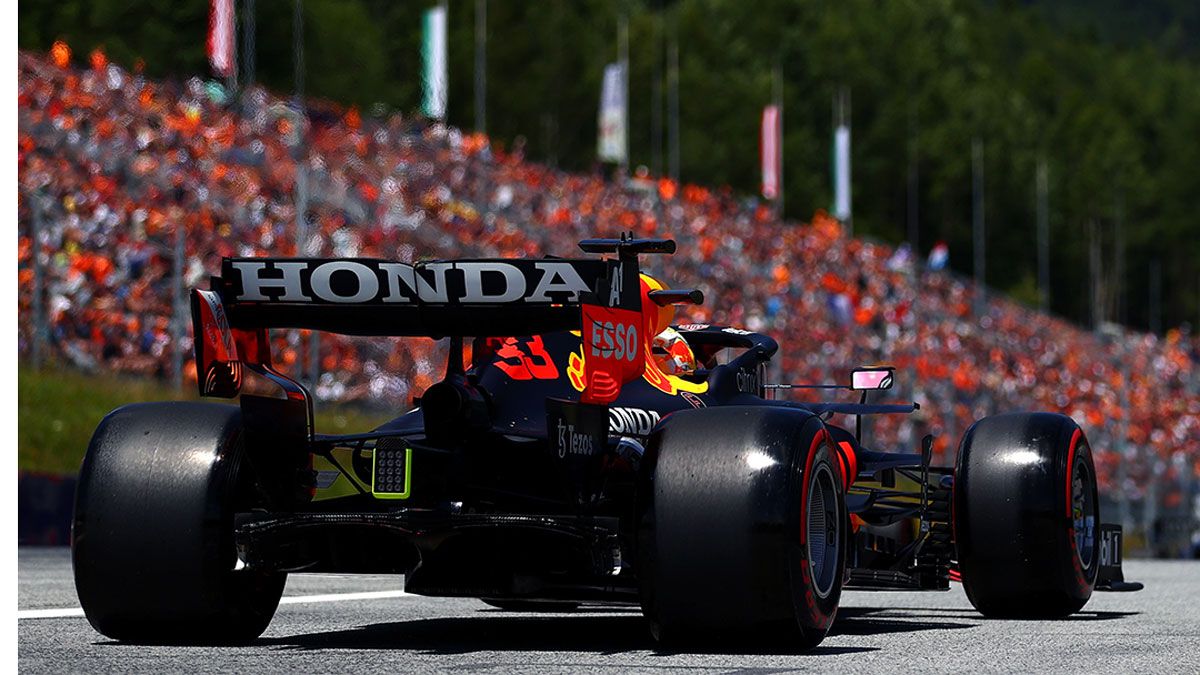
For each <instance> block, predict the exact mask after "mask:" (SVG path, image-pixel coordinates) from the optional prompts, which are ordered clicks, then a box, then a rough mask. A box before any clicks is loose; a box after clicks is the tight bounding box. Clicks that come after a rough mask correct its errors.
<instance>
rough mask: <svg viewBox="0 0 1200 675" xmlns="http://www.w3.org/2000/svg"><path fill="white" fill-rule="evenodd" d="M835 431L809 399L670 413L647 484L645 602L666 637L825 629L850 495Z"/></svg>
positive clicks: (652, 452) (794, 636)
mask: <svg viewBox="0 0 1200 675" xmlns="http://www.w3.org/2000/svg"><path fill="white" fill-rule="evenodd" d="M834 452H835V451H834V449H833V447H832V445H831V440H830V436H829V433H828V432H827V431H826V429H825V427H824V425H823V424H822V422H821V420H820V419H819V418H817V417H816V416H814V415H812V414H810V413H807V412H804V411H799V410H793V409H784V408H770V407H765V406H764V407H752V406H746V407H731V408H712V409H701V410H688V411H680V412H676V413H672V414H671V415H670V416H668V417H667V418H666V419H665V420H663V422H662V423H661V424H660V425H659V426H658V427H657V428H656V429H655V431H654V432H653V433H652V435H651V437H650V439H649V443H648V446H647V450H646V455H645V461H644V462H643V465H642V476H641V479H640V481H639V489H638V512H639V531H638V553H637V555H638V562H639V565H638V569H639V576H638V579H639V585H640V593H641V602H642V610H643V613H644V614H645V615H646V617H647V618H648V619H649V620H650V627H651V632H652V634H653V635H654V637H655V638H656V639H658V640H659V641H662V642H671V643H687V642H696V641H713V640H716V641H721V642H731V641H732V642H743V641H748V642H756V641H761V640H762V639H764V638H767V639H769V640H770V641H772V642H781V641H782V642H785V643H786V644H787V645H788V646H790V647H794V648H796V649H798V650H805V649H809V648H812V647H814V646H816V645H817V644H818V643H820V642H821V640H822V639H824V637H825V634H826V633H827V632H828V630H829V627H830V625H831V624H832V623H833V619H834V616H835V615H836V613H837V608H838V601H839V599H840V597H841V591H842V577H843V572H844V569H845V555H846V544H847V541H848V540H847V537H846V523H847V522H848V520H847V515H846V505H845V495H844V493H843V483H842V476H841V474H840V473H839V468H838V467H839V464H838V462H837V459H836V455H835V454H834Z"/></svg>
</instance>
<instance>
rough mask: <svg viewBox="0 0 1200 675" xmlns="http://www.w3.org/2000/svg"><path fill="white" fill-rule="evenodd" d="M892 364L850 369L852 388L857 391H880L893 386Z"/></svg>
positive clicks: (893, 370) (893, 371)
mask: <svg viewBox="0 0 1200 675" xmlns="http://www.w3.org/2000/svg"><path fill="white" fill-rule="evenodd" d="M895 372H896V369H895V368H893V367H892V366H871V367H868V368H855V369H854V370H852V371H850V388H851V389H853V390H855V391H878V390H883V389H891V388H892V374H893V373H895Z"/></svg>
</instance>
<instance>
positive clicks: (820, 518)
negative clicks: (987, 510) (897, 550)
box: [805, 464, 842, 598]
mask: <svg viewBox="0 0 1200 675" xmlns="http://www.w3.org/2000/svg"><path fill="white" fill-rule="evenodd" d="M805 508H806V513H807V514H808V519H807V523H806V524H805V526H806V528H807V530H806V532H805V535H806V536H805V541H807V542H808V571H809V574H810V575H811V577H812V580H813V590H814V591H815V592H816V594H817V595H818V596H820V597H822V598H824V597H826V596H827V595H829V592H830V591H831V590H833V582H834V579H835V577H836V573H837V556H838V547H839V546H840V545H841V539H842V537H841V534H842V532H841V530H842V525H841V519H839V518H838V512H837V492H836V488H835V487H834V482H833V474H832V473H831V472H830V470H829V466H828V465H827V464H820V465H818V466H817V467H816V468H815V470H814V471H813V473H812V478H810V479H809V485H808V503H807V504H805Z"/></svg>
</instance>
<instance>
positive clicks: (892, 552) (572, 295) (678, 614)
mask: <svg viewBox="0 0 1200 675" xmlns="http://www.w3.org/2000/svg"><path fill="white" fill-rule="evenodd" d="M580 246H581V248H582V249H583V250H584V251H585V252H588V253H593V254H606V255H607V256H608V257H607V258H594V259H561V258H546V259H541V260H534V259H511V260H498V259H491V260H455V261H435V262H424V263H417V264H413V265H409V264H405V263H399V262H387V261H380V260H367V259H337V260H322V259H250V258H237V259H226V260H225V261H223V264H222V268H221V275H220V276H219V277H214V278H213V279H212V282H211V287H210V289H208V290H195V291H193V292H192V313H193V321H194V328H195V352H196V354H195V355H196V365H197V373H198V381H199V387H200V391H201V394H203V395H207V396H216V397H224V398H233V397H235V396H238V395H239V394H240V402H239V403H240V405H237V406H230V405H221V404H215V403H196V402H172V403H148V404H139V405H130V406H126V407H123V408H119V409H117V410H115V411H113V412H112V413H111V414H109V415H108V416H107V417H106V418H105V419H104V420H103V422H101V424H100V426H99V428H98V429H97V430H96V432H95V435H94V437H93V439H92V442H91V445H90V447H89V448H88V453H87V457H86V459H85V460H84V463H83V467H82V470H81V474H80V480H79V487H78V494H77V497H76V507H75V516H74V530H73V536H72V545H73V561H74V570H75V583H76V587H77V589H78V593H79V598H80V601H81V603H82V606H83V609H84V611H85V613H86V615H87V618H88V620H89V621H90V622H91V624H92V625H93V626H94V627H95V628H96V630H98V631H100V632H101V633H103V634H104V635H106V636H109V637H112V638H115V639H118V640H127V641H133V642H151V643H175V642H206V643H225V642H234V643H236V642H245V641H249V640H253V639H254V638H256V637H257V636H258V635H260V634H261V633H262V632H263V631H264V630H265V629H266V627H267V624H268V623H269V622H270V621H271V618H272V616H273V614H274V612H275V609H276V606H277V604H278V602H279V599H280V594H281V592H282V590H283V585H284V581H285V578H286V575H287V573H288V572H340V573H375V574H378V573H396V574H403V575H404V582H405V588H406V590H407V591H408V592H410V593H418V594H423V595H432V596H465V597H474V598H480V599H483V601H484V602H487V603H489V604H492V605H495V606H497V607H501V608H505V609H510V610H531V611H539V610H562V609H567V608H573V607H577V606H579V605H581V604H587V605H592V604H609V605H626V606H633V607H640V608H641V610H642V612H643V613H644V614H645V616H646V617H647V619H648V620H649V621H648V623H649V626H650V630H651V632H652V633H653V635H654V636H655V638H656V639H659V640H670V641H688V640H692V639H697V638H706V637H712V636H716V637H717V638H718V639H721V640H730V639H738V638H739V637H752V638H754V639H759V638H763V637H765V636H773V637H775V638H779V639H785V640H789V641H790V642H789V644H791V645H793V646H794V647H795V648H797V649H806V648H810V647H812V646H814V645H816V644H817V643H819V642H820V641H821V640H822V639H823V638H824V636H825V634H826V632H827V631H828V630H829V628H830V625H831V624H832V622H833V620H834V616H835V614H836V612H837V608H838V602H839V599H840V597H841V592H842V590H843V588H850V589H853V588H860V589H873V590H880V589H884V590H945V589H947V588H949V586H950V583H951V582H952V581H957V582H961V583H962V585H963V586H964V587H965V589H966V592H967V596H968V597H969V598H970V601H971V603H972V604H973V605H974V606H975V607H976V608H977V609H978V610H979V611H980V612H982V613H983V614H984V615H986V616H996V617H1056V616H1064V615H1068V614H1071V613H1073V612H1076V611H1078V610H1079V609H1080V608H1081V607H1083V606H1084V604H1085V603H1086V602H1087V601H1088V598H1089V597H1090V596H1091V594H1092V591H1093V590H1106V589H1107V590H1129V589H1134V588H1136V587H1138V585H1136V584H1129V583H1126V582H1124V580H1123V579H1122V577H1121V568H1120V550H1121V533H1120V528H1119V527H1116V526H1110V525H1102V524H1101V521H1100V513H1099V504H1100V500H1099V496H1098V494H1097V483H1096V472H1095V467H1094V465H1093V461H1092V451H1091V448H1090V447H1089V445H1088V442H1087V439H1086V437H1085V436H1084V433H1083V431H1082V430H1081V429H1080V428H1079V427H1078V426H1077V425H1076V424H1075V422H1073V421H1072V420H1071V419H1070V418H1068V417H1065V416H1062V415H1058V414H1051V413H1013V414H1004V415H997V416H993V417H987V418H985V419H982V420H980V421H978V422H976V423H975V424H974V425H973V426H972V427H971V428H970V429H969V430H968V431H967V432H966V434H965V435H964V436H963V438H962V442H961V445H960V446H959V450H958V459H957V462H956V465H955V466H954V467H938V466H931V465H930V464H931V455H932V452H931V448H932V440H933V439H932V437H926V438H925V439H924V440H923V441H922V442H921V443H920V447H919V448H916V449H915V452H898V451H891V450H888V451H885V450H884V449H881V448H877V447H872V446H871V444H869V443H867V442H866V441H865V440H864V439H863V438H862V437H861V436H862V430H861V420H862V417H863V416H865V415H889V414H905V413H910V412H912V411H913V410H916V409H917V408H918V405H917V404H915V403H905V404H897V403H879V402H873V401H870V400H869V395H870V394H872V393H877V392H882V391H884V390H887V389H888V388H889V387H890V386H891V384H892V381H893V376H894V372H893V370H892V369H891V368H888V367H867V368H859V369H855V370H854V371H853V372H852V373H850V376H849V378H848V379H849V381H848V383H845V384H844V385H842V384H839V385H812V386H807V385H795V384H786V385H785V384H771V383H767V382H765V378H764V374H765V372H766V365H767V363H768V362H769V360H770V359H771V357H772V355H774V354H775V352H776V350H777V348H778V345H777V344H776V342H775V341H774V340H773V339H771V338H770V337H767V336H765V335H760V334H758V333H755V332H751V331H746V330H741V329H737V328H732V327H722V326H712V325H683V326H678V327H675V328H674V331H675V333H676V337H677V338H681V339H682V341H683V343H684V344H682V345H680V344H678V340H677V341H676V344H675V345H673V346H674V347H685V348H686V350H687V354H685V356H686V360H688V361H689V367H684V368H678V369H676V368H670V367H667V366H664V365H661V364H662V359H661V356H660V355H659V354H657V353H656V340H655V338H656V336H659V335H660V334H663V333H665V332H666V330H667V328H668V324H669V322H670V319H671V317H672V315H673V311H674V307H673V305H677V304H682V303H700V302H702V300H703V298H702V295H701V293H700V292H698V291H694V290H668V289H666V288H664V287H662V286H661V285H660V284H658V283H656V282H655V281H653V280H652V279H649V278H648V277H644V276H643V275H641V274H640V273H639V257H640V256H644V255H649V254H666V253H673V252H674V250H675V244H674V242H673V241H670V240H648V239H633V238H626V237H622V238H621V239H597V240H587V241H584V242H581V244H580ZM272 328H276V329H279V328H290V329H310V330H320V331H332V332H337V333H343V334H349V335H379V336H409V337H425V338H430V337H433V338H440V339H443V340H445V343H446V344H448V359H447V363H446V367H445V375H444V377H443V378H442V379H441V381H439V382H437V383H436V384H433V385H432V386H430V387H428V389H427V390H425V391H424V392H423V395H422V396H420V397H419V398H418V399H415V400H414V405H415V407H414V408H413V409H412V410H411V411H409V412H407V413H406V414H403V415H400V416H399V417H397V418H395V419H394V420H392V421H391V422H388V423H386V424H384V425H382V426H380V427H379V428H377V429H375V430H373V431H369V432H366V433H356V434H348V435H326V434H320V433H315V431H314V428H313V411H312V400H311V398H310V396H309V393H308V392H307V391H306V390H305V388H304V387H302V386H300V385H299V384H298V383H297V382H295V381H294V380H292V379H290V378H288V377H286V376H284V375H283V374H281V373H280V372H279V371H277V370H276V369H275V368H274V367H273V366H272V361H271V356H272V355H271V350H270V347H269V345H270V342H269V333H268V330H269V329H272ZM467 338H470V341H469V342H466V339H467ZM468 346H469V347H470V349H469V353H468V349H467V347H468ZM808 387H811V389H810V388H808ZM822 389H826V390H828V389H834V390H837V389H843V390H849V391H853V392H857V393H856V396H857V398H858V400H857V402H853V401H851V402H797V401H792V400H777V399H776V398H775V395H777V394H778V393H779V392H781V391H809V390H812V391H821V390H822ZM839 414H841V415H848V416H853V417H854V418H855V419H856V420H857V422H856V424H855V425H854V426H855V429H853V430H851V429H843V428H840V427H838V426H835V425H834V424H832V423H831V421H832V417H833V416H834V415H839Z"/></svg>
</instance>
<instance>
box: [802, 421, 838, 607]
mask: <svg viewBox="0 0 1200 675" xmlns="http://www.w3.org/2000/svg"><path fill="white" fill-rule="evenodd" d="M828 439H829V432H828V431H827V430H826V429H825V428H824V427H822V428H821V429H820V430H819V431H818V432H817V433H816V435H815V436H814V437H813V441H812V444H811V445H810V446H809V448H808V457H807V458H806V459H805V461H804V474H803V475H802V476H801V479H802V480H803V481H804V482H803V483H801V487H800V548H801V551H803V554H804V563H803V564H802V565H801V566H800V577H801V578H802V579H803V580H804V589H803V595H804V604H805V607H806V609H807V610H808V618H809V620H810V621H811V622H812V624H813V625H814V626H817V627H819V628H821V629H825V628H828V627H829V624H831V623H832V622H833V615H832V614H829V613H826V612H825V611H824V610H823V609H822V608H821V606H820V604H819V602H818V599H817V594H816V592H815V591H814V590H813V588H814V584H815V582H814V580H813V578H812V574H811V573H810V572H809V567H810V566H811V564H812V561H810V560H809V559H808V548H807V544H806V540H807V538H806V536H805V534H806V532H807V524H808V519H807V510H808V484H809V478H810V477H811V476H812V465H813V459H814V458H815V457H816V456H817V449H818V448H820V446H821V442H822V441H827V440H828ZM835 489H836V487H835ZM835 583H836V582H835Z"/></svg>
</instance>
